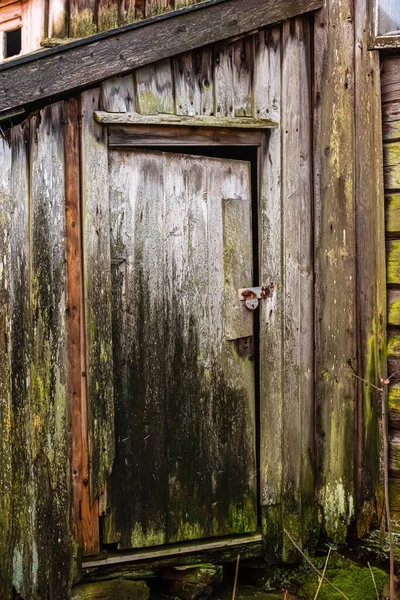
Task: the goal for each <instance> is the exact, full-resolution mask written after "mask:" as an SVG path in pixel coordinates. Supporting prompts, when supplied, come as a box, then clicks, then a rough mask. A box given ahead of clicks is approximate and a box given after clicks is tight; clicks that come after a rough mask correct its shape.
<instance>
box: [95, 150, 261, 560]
mask: <svg viewBox="0 0 400 600" xmlns="http://www.w3.org/2000/svg"><path fill="white" fill-rule="evenodd" d="M110 185H111V195H110V200H111V227H112V238H111V241H112V261H113V265H114V266H113V290H114V300H113V309H114V310H113V331H114V340H113V342H114V365H115V374H116V375H115V385H116V388H115V398H116V427H117V431H116V435H117V440H118V442H117V455H116V462H115V467H114V469H113V473H112V476H111V478H110V482H109V486H108V494H109V496H108V499H109V503H110V504H109V508H110V509H111V510H110V511H109V513H110V514H109V516H108V517H107V518H106V520H105V530H104V535H105V539H106V540H107V541H108V542H117V541H118V542H119V545H120V547H122V548H128V547H140V546H146V545H155V544H162V543H165V542H177V541H182V540H188V539H198V538H203V537H210V536H217V535H221V534H228V533H239V532H246V531H254V529H255V527H256V506H255V485H256V481H255V475H256V473H255V454H254V443H255V439H254V435H255V422H254V419H255V415H254V380H253V377H254V374H253V366H252V363H251V361H249V359H248V358H239V357H238V356H237V355H236V352H235V350H234V347H233V344H234V342H232V341H228V340H227V336H229V337H231V336H232V335H235V333H236V335H241V334H242V333H243V329H242V317H241V315H239V316H237V317H236V318H235V319H234V320H233V318H232V315H231V314H230V313H231V312H232V311H231V310H229V307H230V306H232V303H236V304H235V306H236V305H237V304H238V302H239V300H238V297H237V286H238V285H239V282H238V279H241V280H243V281H244V282H245V285H249V283H250V281H251V280H252V279H251V271H250V273H249V272H248V269H249V268H250V269H251V260H249V248H250V253H251V237H250V239H249V228H250V206H251V204H250V196H249V194H250V188H249V167H248V165H247V163H241V162H237V161H228V160H217V159H209V158H204V157H202V158H201V159H199V158H197V157H192V156H183V155H176V154H166V153H157V152H144V151H142V152H140V151H135V152H132V151H126V150H125V151H122V150H119V151H116V150H114V151H112V152H111V153H110ZM241 207H242V208H241ZM243 211H244V212H243ZM239 216H240V217H241V218H240V219H238V218H236V217H239ZM243 219H246V220H247V224H246V221H244V223H243V225H242V220H243ZM242 228H243V231H242ZM149 232H151V235H150V234H149ZM244 232H247V236H246V238H245V237H244ZM239 236H241V238H239ZM238 239H242V243H241V244H237V241H238ZM246 249H247V250H246ZM241 253H243V255H242V254H241ZM238 265H239V266H241V268H240V269H239V270H238V269H237V268H235V269H234V270H232V269H233V268H234V267H237V266H238ZM242 266H243V268H242ZM224 289H225V292H224ZM160 290H163V291H162V293H160ZM240 310H241V309H240ZM228 314H229V315H230V316H229V317H228ZM228 326H229V331H228V329H227V327H228ZM251 333H252V330H251V329H250V330H249V329H248V328H246V334H251ZM149 398H151V399H152V401H151V403H149ZM132 399H134V400H132ZM228 406H229V410H228ZM127 496H129V497H132V498H133V499H134V500H133V502H132V503H131V504H130V505H129V507H127V505H126V497H127ZM189 498H190V502H189V501H188V499H189Z"/></svg>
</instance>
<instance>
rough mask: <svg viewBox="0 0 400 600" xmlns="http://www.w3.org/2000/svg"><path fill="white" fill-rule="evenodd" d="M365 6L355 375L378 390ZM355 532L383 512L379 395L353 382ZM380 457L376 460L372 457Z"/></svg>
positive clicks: (380, 257) (358, 94)
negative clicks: (354, 395)
mask: <svg viewBox="0 0 400 600" xmlns="http://www.w3.org/2000/svg"><path fill="white" fill-rule="evenodd" d="M369 12H370V5H369V3H368V1H367V0H361V1H358V2H356V3H355V21H354V23H355V35H356V40H355V46H354V49H355V78H356V79H355V111H354V112H355V118H356V120H355V139H356V141H357V148H356V157H357V160H356V169H355V210H356V251H357V321H358V339H359V341H358V345H359V347H358V353H359V354H358V360H359V363H358V369H359V372H358V374H359V375H360V376H361V377H363V378H364V379H366V380H367V381H369V382H370V383H372V384H373V385H376V386H379V384H380V380H381V378H382V377H384V376H385V374H386V364H385V354H386V352H385V344H386V339H385V338H386V331H385V330H386V305H385V304H386V298H385V296H386V290H385V286H386V283H385V243H384V242H385V225H384V191H383V165H382V151H381V143H382V126H381V104H380V79H379V74H380V60H379V54H378V52H376V51H373V52H371V51H367V47H368V42H369V38H368V30H369ZM358 392H359V393H358V403H357V404H358V406H357V444H358V445H357V530H358V535H359V536H360V537H361V536H363V535H364V534H365V533H367V532H368V531H369V529H370V526H371V523H372V522H374V519H376V516H378V519H379V518H380V516H381V514H382V509H383V479H382V464H381V456H382V454H381V449H382V440H381V427H380V415H381V406H380V397H379V394H378V393H377V391H376V390H374V389H373V388H372V387H371V386H368V385H366V384H362V383H361V382H358ZM377 457H379V460H378V459H377Z"/></svg>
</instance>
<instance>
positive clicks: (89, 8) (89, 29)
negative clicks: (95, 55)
mask: <svg viewBox="0 0 400 600" xmlns="http://www.w3.org/2000/svg"><path fill="white" fill-rule="evenodd" d="M69 2H70V16H69V35H70V36H71V37H73V38H75V37H76V38H83V37H87V36H89V35H93V34H94V33H96V31H97V25H96V12H95V9H96V3H95V0H69Z"/></svg>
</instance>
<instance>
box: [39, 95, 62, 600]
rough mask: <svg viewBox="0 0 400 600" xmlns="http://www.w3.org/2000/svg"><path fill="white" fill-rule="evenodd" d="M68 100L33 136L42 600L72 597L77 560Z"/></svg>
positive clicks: (42, 118) (50, 110)
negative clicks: (68, 316) (69, 367)
mask: <svg viewBox="0 0 400 600" xmlns="http://www.w3.org/2000/svg"><path fill="white" fill-rule="evenodd" d="M63 108H64V103H63V102H59V103H57V104H52V105H50V106H48V107H46V108H45V109H43V110H42V111H41V113H40V115H38V116H37V117H36V118H35V119H34V122H33V123H32V127H31V132H30V133H31V139H30V150H31V154H30V159H31V181H30V200H31V206H30V239H29V241H30V298H31V306H30V319H31V321H30V327H31V329H30V333H31V347H30V350H31V351H30V364H29V367H30V368H29V381H30V388H29V390H30V401H31V410H32V423H31V427H32V431H30V436H31V440H30V443H31V447H32V457H31V460H32V464H33V470H34V484H35V496H36V497H35V504H34V505H35V509H34V511H35V521H36V522H35V531H34V541H35V547H37V548H38V558H37V563H38V567H37V568H38V573H40V574H41V576H40V577H38V581H37V597H46V596H49V597H50V598H51V597H60V596H61V597H63V596H65V597H68V594H69V593H70V585H71V584H70V573H71V561H72V544H71V529H70V528H71V503H70V498H71V493H72V490H71V485H72V477H71V452H70V443H69V442H70V434H69V432H70V418H69V417H70V415H69V409H68V400H67V397H68V394H67V372H66V363H67V347H66V326H65V312H66V298H65V283H66V267H65V251H66V248H65V163H64V135H63V134H64V131H63V130H64V125H63V123H64V111H63Z"/></svg>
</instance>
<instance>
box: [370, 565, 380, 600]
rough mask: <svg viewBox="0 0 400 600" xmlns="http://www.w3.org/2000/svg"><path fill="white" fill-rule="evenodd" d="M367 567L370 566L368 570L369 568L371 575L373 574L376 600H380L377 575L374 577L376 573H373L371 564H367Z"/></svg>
mask: <svg viewBox="0 0 400 600" xmlns="http://www.w3.org/2000/svg"><path fill="white" fill-rule="evenodd" d="M367 565H368V568H369V570H370V573H371V577H372V581H373V582H374V588H375V594H376V600H379V593H378V588H377V587H376V581H375V575H374V572H373V570H372V568H371V565H370V564H369V562H368V563H367Z"/></svg>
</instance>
